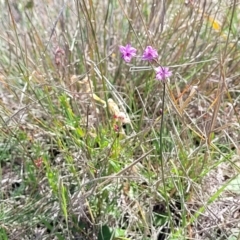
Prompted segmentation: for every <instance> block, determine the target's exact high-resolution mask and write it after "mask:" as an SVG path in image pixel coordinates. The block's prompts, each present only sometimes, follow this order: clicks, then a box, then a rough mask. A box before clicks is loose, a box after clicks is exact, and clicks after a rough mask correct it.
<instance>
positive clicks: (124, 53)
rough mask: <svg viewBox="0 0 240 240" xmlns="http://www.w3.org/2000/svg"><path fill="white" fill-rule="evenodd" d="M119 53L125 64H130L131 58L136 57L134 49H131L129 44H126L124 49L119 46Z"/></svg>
mask: <svg viewBox="0 0 240 240" xmlns="http://www.w3.org/2000/svg"><path fill="white" fill-rule="evenodd" d="M119 51H120V53H121V57H122V58H123V59H124V61H125V62H130V61H131V59H132V57H135V56H136V52H137V50H136V48H134V47H132V46H131V44H127V45H126V47H124V46H119Z"/></svg>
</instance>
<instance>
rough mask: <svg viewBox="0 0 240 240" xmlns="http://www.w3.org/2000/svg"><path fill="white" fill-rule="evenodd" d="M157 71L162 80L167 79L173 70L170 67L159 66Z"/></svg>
mask: <svg viewBox="0 0 240 240" xmlns="http://www.w3.org/2000/svg"><path fill="white" fill-rule="evenodd" d="M155 71H156V78H157V79H158V80H160V81H163V82H164V81H165V80H166V78H168V77H171V76H172V72H171V71H170V70H169V68H168V67H157V68H156V69H155Z"/></svg>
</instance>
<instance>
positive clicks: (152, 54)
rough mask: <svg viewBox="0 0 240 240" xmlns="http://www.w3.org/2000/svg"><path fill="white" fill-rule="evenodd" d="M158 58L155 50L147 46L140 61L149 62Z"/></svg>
mask: <svg viewBox="0 0 240 240" xmlns="http://www.w3.org/2000/svg"><path fill="white" fill-rule="evenodd" d="M156 58H158V53H157V50H156V49H154V48H153V47H151V46H147V47H146V49H145V50H144V52H143V56H142V60H147V61H151V60H153V59H156Z"/></svg>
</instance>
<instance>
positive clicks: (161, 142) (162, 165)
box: [157, 82, 171, 217]
mask: <svg viewBox="0 0 240 240" xmlns="http://www.w3.org/2000/svg"><path fill="white" fill-rule="evenodd" d="M165 95H166V83H165V82H163V95H162V112H161V116H162V117H161V125H160V129H159V151H160V164H161V172H162V176H161V177H162V183H163V191H164V195H165V201H166V207H167V210H168V213H169V217H171V211H170V206H169V199H168V193H167V188H166V181H165V177H164V160H163V121H164V105H165ZM157 188H158V184H157Z"/></svg>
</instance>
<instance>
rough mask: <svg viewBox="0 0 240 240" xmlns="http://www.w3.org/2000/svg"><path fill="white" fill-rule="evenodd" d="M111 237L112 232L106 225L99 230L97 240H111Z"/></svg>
mask: <svg viewBox="0 0 240 240" xmlns="http://www.w3.org/2000/svg"><path fill="white" fill-rule="evenodd" d="M113 235H114V233H113V231H112V230H111V229H110V228H109V227H108V226H107V225H103V226H102V227H101V229H100V230H99V233H98V240H111V239H113Z"/></svg>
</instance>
